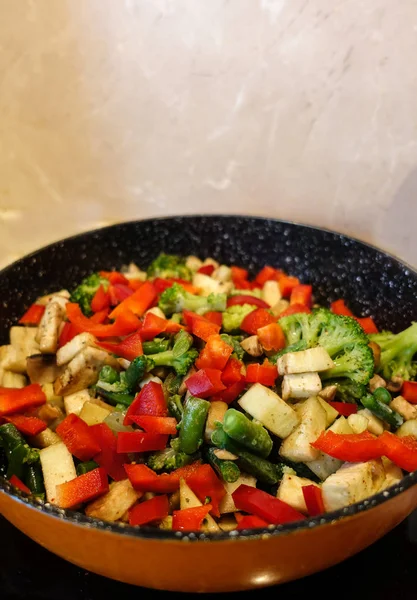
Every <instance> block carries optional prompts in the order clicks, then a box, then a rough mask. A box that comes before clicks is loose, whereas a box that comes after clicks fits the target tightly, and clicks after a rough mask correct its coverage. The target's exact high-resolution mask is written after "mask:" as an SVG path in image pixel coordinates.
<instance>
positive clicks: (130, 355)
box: [99, 330, 143, 360]
mask: <svg viewBox="0 0 417 600" xmlns="http://www.w3.org/2000/svg"><path fill="white" fill-rule="evenodd" d="M99 346H100V347H101V348H104V349H105V350H108V351H109V352H112V353H113V354H115V355H116V356H121V357H122V358H126V360H134V359H135V358H136V357H137V356H141V355H142V354H143V348H142V338H141V330H140V331H137V332H136V333H132V334H131V335H129V336H127V337H125V339H124V340H123V341H121V342H119V343H118V344H113V343H110V342H100V343H99Z"/></svg>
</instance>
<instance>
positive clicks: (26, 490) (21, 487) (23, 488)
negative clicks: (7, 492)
mask: <svg viewBox="0 0 417 600" xmlns="http://www.w3.org/2000/svg"><path fill="white" fill-rule="evenodd" d="M9 481H10V483H11V484H12V485H14V487H16V488H17V489H18V490H20V491H21V492H24V493H25V494H29V495H30V494H31V493H32V492H31V491H30V489H29V488H28V486H27V485H25V484H24V483H23V481H21V479H19V477H18V476H17V475H12V476H11V477H10V479H9Z"/></svg>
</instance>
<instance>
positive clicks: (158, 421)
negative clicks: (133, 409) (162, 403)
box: [129, 415, 177, 435]
mask: <svg viewBox="0 0 417 600" xmlns="http://www.w3.org/2000/svg"><path fill="white" fill-rule="evenodd" d="M129 418H130V421H131V422H132V423H136V425H139V427H142V429H144V430H145V431H146V432H147V433H159V434H161V435H175V434H176V433H177V420H176V419H174V418H173V417H153V416H151V415H131V416H130V417H129Z"/></svg>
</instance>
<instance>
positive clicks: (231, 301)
mask: <svg viewBox="0 0 417 600" xmlns="http://www.w3.org/2000/svg"><path fill="white" fill-rule="evenodd" d="M243 304H250V305H251V306H258V307H259V308H270V306H269V304H267V303H266V302H265V301H264V300H261V298H257V297H256V296H249V295H246V294H236V295H235V296H230V298H228V299H227V307H228V308H229V306H241V305H243Z"/></svg>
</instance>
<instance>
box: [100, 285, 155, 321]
mask: <svg viewBox="0 0 417 600" xmlns="http://www.w3.org/2000/svg"><path fill="white" fill-rule="evenodd" d="M156 295H157V292H156V289H155V288H154V286H153V285H152V283H151V282H150V281H145V283H144V284H143V285H142V286H141V287H140V288H139V289H138V290H136V292H133V294H132V295H131V296H129V298H126V300H123V302H121V303H120V304H119V305H118V306H116V308H115V309H114V310H113V311H112V312H111V313H110V318H111V319H115V318H116V317H118V316H120V315H123V314H124V313H125V312H126V311H128V312H132V313H133V314H135V315H137V316H139V317H141V316H142V315H143V314H144V313H145V312H146V311H147V310H148V308H149V307H150V306H151V304H152V302H153V301H154V300H155V298H156Z"/></svg>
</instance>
